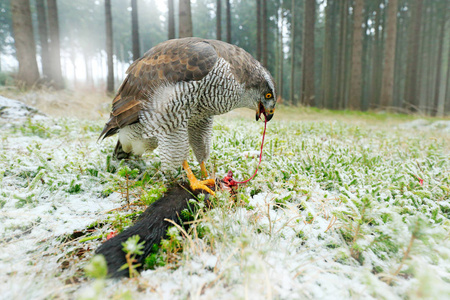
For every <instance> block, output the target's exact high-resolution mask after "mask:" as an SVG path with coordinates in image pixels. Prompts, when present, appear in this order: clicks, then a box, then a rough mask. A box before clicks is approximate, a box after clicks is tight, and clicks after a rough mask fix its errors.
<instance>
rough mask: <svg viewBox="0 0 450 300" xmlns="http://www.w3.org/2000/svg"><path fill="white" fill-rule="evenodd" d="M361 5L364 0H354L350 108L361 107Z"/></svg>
mask: <svg viewBox="0 0 450 300" xmlns="http://www.w3.org/2000/svg"><path fill="white" fill-rule="evenodd" d="M363 7H364V0H355V6H354V9H353V41H352V71H351V80H350V97H349V108H350V109H352V110H359V109H361V76H362V72H361V71H362V34H363V30H362V21H363Z"/></svg>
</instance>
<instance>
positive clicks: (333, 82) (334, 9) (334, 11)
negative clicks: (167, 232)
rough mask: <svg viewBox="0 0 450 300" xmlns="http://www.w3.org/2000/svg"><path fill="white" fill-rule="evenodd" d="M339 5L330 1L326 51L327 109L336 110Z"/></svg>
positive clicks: (337, 2)
mask: <svg viewBox="0 0 450 300" xmlns="http://www.w3.org/2000/svg"><path fill="white" fill-rule="evenodd" d="M339 3H340V0H336V1H335V0H333V1H330V5H331V4H332V6H330V10H331V12H330V21H329V31H330V33H329V36H330V51H328V52H329V53H328V56H329V58H328V59H329V61H330V69H329V70H330V74H329V75H328V82H329V86H327V94H326V97H325V98H327V99H328V100H327V108H330V109H331V108H336V105H337V103H336V98H335V95H334V91H335V90H337V82H338V81H337V79H338V74H339V69H338V66H339V61H338V59H337V57H338V56H337V53H338V48H339V34H338V27H337V26H336V25H335V24H337V23H338V22H337V20H338V16H339Z"/></svg>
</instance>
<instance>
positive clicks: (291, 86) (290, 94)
mask: <svg viewBox="0 0 450 300" xmlns="http://www.w3.org/2000/svg"><path fill="white" fill-rule="evenodd" d="M295 17H296V15H295V0H292V2H291V78H290V79H291V80H290V84H289V87H290V93H289V96H290V98H291V99H290V100H291V101H290V102H291V104H292V105H297V101H296V100H295V94H294V91H295V90H294V84H295Z"/></svg>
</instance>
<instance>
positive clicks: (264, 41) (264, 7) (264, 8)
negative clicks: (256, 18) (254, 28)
mask: <svg viewBox="0 0 450 300" xmlns="http://www.w3.org/2000/svg"><path fill="white" fill-rule="evenodd" d="M261 6H262V7H261V10H262V16H261V17H262V19H261V23H262V53H261V55H262V64H263V66H264V67H266V68H267V0H262V5H261Z"/></svg>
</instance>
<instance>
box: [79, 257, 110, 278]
mask: <svg viewBox="0 0 450 300" xmlns="http://www.w3.org/2000/svg"><path fill="white" fill-rule="evenodd" d="M84 272H85V273H86V275H87V276H89V277H90V278H95V279H104V278H106V275H107V274H108V267H107V264H106V260H105V258H104V257H103V255H95V256H94V257H93V258H92V259H91V261H90V262H89V264H88V265H86V266H85V267H84Z"/></svg>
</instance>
